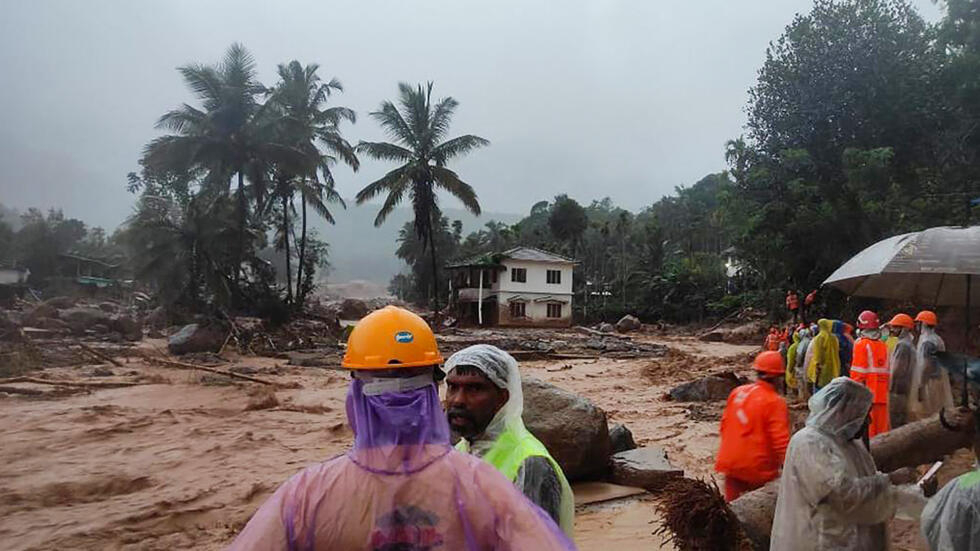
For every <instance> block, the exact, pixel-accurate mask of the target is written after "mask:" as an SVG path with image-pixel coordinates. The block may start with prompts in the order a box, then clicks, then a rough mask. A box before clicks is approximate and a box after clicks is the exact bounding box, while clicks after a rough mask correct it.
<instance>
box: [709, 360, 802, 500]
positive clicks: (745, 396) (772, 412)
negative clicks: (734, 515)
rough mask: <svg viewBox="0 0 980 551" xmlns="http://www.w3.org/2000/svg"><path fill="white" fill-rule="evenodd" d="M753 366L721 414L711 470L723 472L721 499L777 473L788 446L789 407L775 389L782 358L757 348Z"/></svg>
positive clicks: (781, 371)
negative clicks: (751, 376) (749, 379)
mask: <svg viewBox="0 0 980 551" xmlns="http://www.w3.org/2000/svg"><path fill="white" fill-rule="evenodd" d="M753 367H754V368H755V371H756V374H757V376H758V380H757V381H756V382H754V383H751V384H747V385H742V386H740V387H738V388H736V389H735V390H733V391H732V393H731V394H729V395H728V403H727V404H725V412H724V413H723V414H722V416H721V446H720V447H719V449H718V459H717V461H716V462H715V470H716V471H717V472H719V473H721V474H723V475H725V500H726V501H732V500H734V499H736V498H738V497H739V496H740V495H742V494H744V493H745V492H750V491H752V490H754V489H756V488H761V487H762V486H764V485H765V484H766V483H767V482H769V481H770V480H773V479H775V478H777V477H779V471H780V469H782V467H783V458H785V457H786V447H787V446H788V445H789V411H788V410H787V409H786V401H785V400H783V397H782V396H780V395H779V392H778V390H777V388H778V385H779V382H780V381H781V380H782V379H783V377H784V376H785V372H786V364H785V363H784V362H783V357H782V355H780V354H779V352H773V351H766V352H762V353H760V354H759V355H758V356H756V358H755V363H754V364H753Z"/></svg>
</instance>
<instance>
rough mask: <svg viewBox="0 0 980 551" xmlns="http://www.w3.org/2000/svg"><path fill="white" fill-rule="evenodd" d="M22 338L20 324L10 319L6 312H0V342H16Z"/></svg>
mask: <svg viewBox="0 0 980 551" xmlns="http://www.w3.org/2000/svg"><path fill="white" fill-rule="evenodd" d="M22 337H23V333H22V332H21V330H20V324H19V323H17V322H16V321H14V320H13V319H11V317H10V315H8V313H7V312H4V311H3V310H0V340H9V341H18V340H20V339H21V338H22Z"/></svg>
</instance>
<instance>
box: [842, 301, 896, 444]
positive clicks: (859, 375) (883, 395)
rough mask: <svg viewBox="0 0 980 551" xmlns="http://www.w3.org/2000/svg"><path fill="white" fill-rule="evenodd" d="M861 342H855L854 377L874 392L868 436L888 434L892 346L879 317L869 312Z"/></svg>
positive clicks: (860, 318)
mask: <svg viewBox="0 0 980 551" xmlns="http://www.w3.org/2000/svg"><path fill="white" fill-rule="evenodd" d="M857 326H858V331H859V337H860V338H859V339H858V340H857V341H855V342H854V353H853V354H852V356H851V370H850V377H851V378H852V379H854V380H855V381H857V382H859V383H861V384H862V385H864V386H866V387H868V389H870V390H871V394H872V397H873V401H872V405H871V424H870V425H869V426H868V437H869V438H870V437H874V436H875V435H876V434H881V433H883V432H888V429H889V420H888V385H889V380H890V378H891V377H890V375H891V374H890V372H889V370H888V345H886V344H885V343H884V342H882V340H881V322H880V321H879V319H878V314H875V313H874V312H872V311H871V310H865V311H864V312H861V315H859V316H858V320H857Z"/></svg>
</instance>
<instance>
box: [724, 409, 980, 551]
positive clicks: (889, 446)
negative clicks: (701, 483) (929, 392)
mask: <svg viewBox="0 0 980 551" xmlns="http://www.w3.org/2000/svg"><path fill="white" fill-rule="evenodd" d="M952 417H953V416H952V415H949V416H948V418H947V419H946V422H947V423H948V424H950V425H951V426H954V423H955V428H956V429H957V430H951V429H948V428H946V427H944V426H943V423H942V421H941V420H940V418H939V415H934V416H933V417H930V418H928V419H923V420H922V421H916V422H915V423H909V424H907V425H905V426H902V427H899V428H897V429H894V430H891V431H889V432H886V433H884V434H879V435H878V436H875V437H874V438H873V439H872V440H871V456H872V457H874V460H875V466H876V467H877V468H878V470H879V471H881V472H886V473H887V472H891V471H894V470H896V469H900V468H902V467H918V466H919V465H925V464H926V463H931V462H933V461H938V460H940V459H942V458H943V457H944V456H947V455H949V454H951V453H953V452H955V451H956V450H959V449H961V448H968V447H970V446H971V445H972V443H973V416H972V415H964V416H962V418H957V419H956V420H954V419H952ZM778 490H779V480H778V479H777V480H774V481H772V482H770V483H769V484H767V485H765V486H763V487H762V488H759V489H758V490H755V491H752V492H749V493H747V494H745V495H743V496H742V497H740V498H738V499H736V500H735V501H733V502H731V503H730V504H729V507H731V509H732V511H734V513H735V516H736V517H738V520H739V523H740V524H741V525H742V530H743V531H744V532H745V535H746V536H748V538H749V539H750V540H751V541H752V543H753V545H754V546H755V547H756V549H769V534H770V533H771V532H772V519H773V515H774V514H775V513H776V496H777V494H778Z"/></svg>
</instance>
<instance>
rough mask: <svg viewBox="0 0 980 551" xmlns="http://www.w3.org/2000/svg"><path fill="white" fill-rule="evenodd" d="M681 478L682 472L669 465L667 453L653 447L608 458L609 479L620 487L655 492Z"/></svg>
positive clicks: (620, 453)
mask: <svg viewBox="0 0 980 551" xmlns="http://www.w3.org/2000/svg"><path fill="white" fill-rule="evenodd" d="M682 476H684V471H683V470H681V469H678V468H676V467H674V466H673V465H671V464H670V461H668V460H667V453H666V452H665V451H664V450H663V449H662V448H658V447H654V446H651V447H644V448H636V449H635V450H629V451H624V452H619V453H617V454H614V455H613V456H612V457H610V458H609V479H610V480H611V481H612V482H613V483H614V484H620V485H622V486H635V487H637V488H643V489H645V490H649V491H652V492H655V491H657V490H660V489H662V488H663V487H664V485H665V484H666V483H667V482H669V481H670V480H672V479H674V478H679V477H682Z"/></svg>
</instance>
